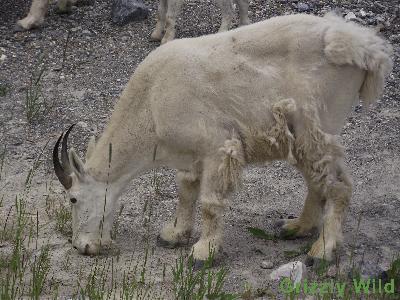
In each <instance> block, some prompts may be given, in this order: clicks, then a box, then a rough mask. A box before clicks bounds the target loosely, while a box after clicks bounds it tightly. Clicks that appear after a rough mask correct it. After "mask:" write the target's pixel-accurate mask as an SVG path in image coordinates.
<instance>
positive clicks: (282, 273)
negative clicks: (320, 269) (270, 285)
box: [269, 261, 307, 283]
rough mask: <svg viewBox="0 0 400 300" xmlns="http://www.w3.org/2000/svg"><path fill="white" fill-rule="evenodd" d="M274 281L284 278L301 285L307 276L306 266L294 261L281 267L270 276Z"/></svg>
mask: <svg viewBox="0 0 400 300" xmlns="http://www.w3.org/2000/svg"><path fill="white" fill-rule="evenodd" d="M269 276H270V278H271V279H272V280H279V279H281V278H283V277H288V278H290V279H291V280H292V281H293V283H299V282H301V281H302V280H303V279H304V278H306V276H307V268H306V265H305V264H303V263H302V262H301V261H294V262H290V263H288V264H285V265H282V266H280V267H279V268H278V269H276V270H274V271H272V273H271V274H270V275H269Z"/></svg>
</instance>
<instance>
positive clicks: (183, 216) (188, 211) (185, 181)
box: [157, 171, 200, 248]
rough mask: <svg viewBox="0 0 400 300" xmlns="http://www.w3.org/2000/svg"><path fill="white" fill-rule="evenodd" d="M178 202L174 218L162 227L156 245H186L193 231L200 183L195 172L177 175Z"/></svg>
mask: <svg viewBox="0 0 400 300" xmlns="http://www.w3.org/2000/svg"><path fill="white" fill-rule="evenodd" d="M177 183H178V189H179V202H178V206H177V208H176V216H175V218H174V219H173V220H172V221H171V222H170V223H168V224H166V225H165V226H164V228H163V229H162V230H161V232H160V235H159V237H158V241H157V243H158V245H160V246H162V247H166V248H174V247H177V246H180V245H182V244H186V243H187V241H188V239H189V238H190V235H191V233H192V229H193V223H194V211H195V205H196V201H197V198H198V195H199V188H200V181H199V178H198V174H196V173H195V172H186V171H179V172H178V174H177Z"/></svg>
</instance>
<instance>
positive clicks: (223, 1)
mask: <svg viewBox="0 0 400 300" xmlns="http://www.w3.org/2000/svg"><path fill="white" fill-rule="evenodd" d="M218 4H219V6H220V8H221V15H222V21H221V26H220V27H219V30H218V32H223V31H228V30H229V28H230V27H231V25H232V19H233V7H232V1H231V0H218Z"/></svg>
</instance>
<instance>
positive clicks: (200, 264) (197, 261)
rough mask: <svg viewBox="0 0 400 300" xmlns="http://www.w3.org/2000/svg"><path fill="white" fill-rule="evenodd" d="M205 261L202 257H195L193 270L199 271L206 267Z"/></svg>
mask: <svg viewBox="0 0 400 300" xmlns="http://www.w3.org/2000/svg"><path fill="white" fill-rule="evenodd" d="M204 265H205V261H204V260H200V259H195V260H194V263H193V271H194V272H196V271H199V270H201V269H203V268H204Z"/></svg>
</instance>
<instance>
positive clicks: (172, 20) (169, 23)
mask: <svg viewBox="0 0 400 300" xmlns="http://www.w3.org/2000/svg"><path fill="white" fill-rule="evenodd" d="M182 3H183V0H168V9H167V16H166V21H165V34H164V37H163V39H162V40H161V44H165V43H167V42H169V41H172V40H173V39H174V38H175V24H176V18H177V16H178V14H179V12H180V10H181V6H182Z"/></svg>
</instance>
